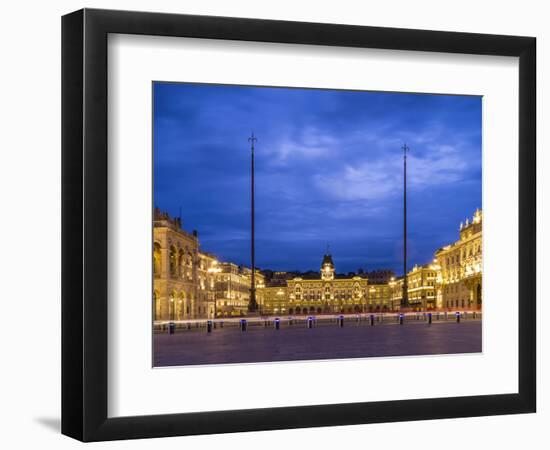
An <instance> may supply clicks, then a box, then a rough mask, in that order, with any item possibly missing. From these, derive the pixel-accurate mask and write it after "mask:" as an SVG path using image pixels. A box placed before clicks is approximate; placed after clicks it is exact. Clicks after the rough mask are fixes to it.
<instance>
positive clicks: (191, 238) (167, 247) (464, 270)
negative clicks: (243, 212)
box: [153, 210, 483, 320]
mask: <svg viewBox="0 0 550 450" xmlns="http://www.w3.org/2000/svg"><path fill="white" fill-rule="evenodd" d="M482 219H483V217H482V212H481V210H476V212H475V214H474V216H473V218H472V220H471V221H469V220H466V222H465V224H460V233H459V240H458V241H456V242H454V243H452V244H450V245H447V246H445V247H443V248H440V249H439V250H437V251H436V253H435V259H434V260H433V261H432V262H431V263H429V264H425V265H415V266H414V267H413V268H412V270H410V271H409V272H408V273H407V292H408V304H409V308H410V309H412V310H417V311H421V310H433V309H443V310H445V309H481V304H482V295H481V292H482ZM153 231H154V242H153V274H154V283H153V284H154V287H153V303H154V317H155V320H185V319H194V318H213V317H231V316H243V315H246V314H247V311H248V305H249V302H250V285H251V270H250V268H247V267H243V266H238V265H236V264H234V263H231V262H219V261H218V260H217V259H216V258H215V256H214V255H212V254H210V253H207V252H204V251H202V250H201V249H200V245H199V239H198V234H197V232H195V231H194V232H192V233H188V232H187V231H185V230H183V229H182V227H181V220H180V219H179V218H171V217H170V216H169V215H168V214H166V213H161V212H160V211H159V210H155V217H154V227H153ZM264 273H269V274H270V277H269V279H267V281H266V278H265V277H264V274H263V273H261V272H260V271H259V270H256V272H255V285H256V298H257V302H258V305H259V311H260V313H262V314H264V315H269V314H273V315H293V314H323V313H327V314H336V313H338V314H340V313H346V314H350V313H367V312H384V311H396V310H399V309H400V307H401V306H400V305H401V299H402V296H403V277H398V278H396V277H395V276H393V275H394V274H393V272H391V271H380V270H379V271H373V272H367V273H363V272H361V273H359V274H350V275H347V276H345V275H338V274H336V271H335V266H334V261H333V259H332V255H330V254H325V255H324V257H323V260H322V262H321V267H320V270H319V271H318V272H306V273H302V274H300V273H293V272H273V271H270V270H266V271H264Z"/></svg>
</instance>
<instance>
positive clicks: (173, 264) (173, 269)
mask: <svg viewBox="0 0 550 450" xmlns="http://www.w3.org/2000/svg"><path fill="white" fill-rule="evenodd" d="M177 259H178V254H177V252H176V247H174V246H173V245H172V246H171V247H170V275H171V276H173V277H174V276H176V275H177V267H178V261H177Z"/></svg>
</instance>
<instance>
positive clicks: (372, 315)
mask: <svg viewBox="0 0 550 450" xmlns="http://www.w3.org/2000/svg"><path fill="white" fill-rule="evenodd" d="M370 326H371V327H373V326H374V314H371V315H370Z"/></svg>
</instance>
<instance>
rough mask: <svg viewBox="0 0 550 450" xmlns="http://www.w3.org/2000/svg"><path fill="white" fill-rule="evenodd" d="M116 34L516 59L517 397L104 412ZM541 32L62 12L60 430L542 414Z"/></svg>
mask: <svg viewBox="0 0 550 450" xmlns="http://www.w3.org/2000/svg"><path fill="white" fill-rule="evenodd" d="M109 33H123V34H137V35H152V36H179V37H192V38H208V39H230V40H239V41H259V42H279V43H289V44H310V45H326V46H334V47H368V48H377V49H393V50H414V51H429V52H444V53H463V54H477V55H502V56H515V57H519V104H518V108H519V141H518V155H519V169H518V170H519V290H518V303H519V313H518V329H519V386H518V393H510V394H499V395H480V396H469V397H452V398H430V399H418V400H416V399H415V400H399V401H378V402H366V403H345V404H337V405H311V406H299V407H298V406H289V407H277V408H262V409H247V410H233V411H211V412H198V413H182V414H167V415H146V416H134V417H117V418H109V417H108V416H107V398H108V397H107V395H108V382H107V364H108V362H107V267H108V260H107V193H108V184H107V98H108V97H107V96H108V92H107V36H108V34H109ZM535 91H536V39H535V38H533V37H517V36H502V35H488V34H471V33H457V32H439V31H422V30H409V29H395V28H377V27H363V26H349V25H333V24H320V23H301V22H286V21H274V20H258V19H243V18H227V17H208V16H192V15H175V14H157V13H144V12H128V11H108V10H94V9H83V10H80V11H76V12H74V13H71V14H68V15H66V16H63V18H62V433H63V434H66V435H68V436H71V437H73V438H76V439H79V440H82V441H102V440H113V439H131V438H148V437H161V436H179V435H194V434H212V433H228V432H239V431H256V430H274V429H283V428H300V427H320V426H330V425H351V424H362V423H378V422H398V421H408V420H425V419H438V418H455V417H468V416H487V415H497V414H515V413H529V412H535V408H536V104H535V100H536V98H535Z"/></svg>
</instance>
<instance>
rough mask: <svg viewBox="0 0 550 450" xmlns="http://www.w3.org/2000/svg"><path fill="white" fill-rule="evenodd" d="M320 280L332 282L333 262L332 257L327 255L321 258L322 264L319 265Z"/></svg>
mask: <svg viewBox="0 0 550 450" xmlns="http://www.w3.org/2000/svg"><path fill="white" fill-rule="evenodd" d="M321 279H322V280H327V281H329V280H334V262H332V255H330V254H328V253H327V254H326V255H325V256H323V262H322V263H321Z"/></svg>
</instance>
